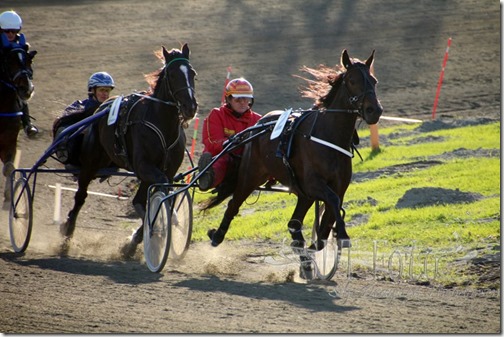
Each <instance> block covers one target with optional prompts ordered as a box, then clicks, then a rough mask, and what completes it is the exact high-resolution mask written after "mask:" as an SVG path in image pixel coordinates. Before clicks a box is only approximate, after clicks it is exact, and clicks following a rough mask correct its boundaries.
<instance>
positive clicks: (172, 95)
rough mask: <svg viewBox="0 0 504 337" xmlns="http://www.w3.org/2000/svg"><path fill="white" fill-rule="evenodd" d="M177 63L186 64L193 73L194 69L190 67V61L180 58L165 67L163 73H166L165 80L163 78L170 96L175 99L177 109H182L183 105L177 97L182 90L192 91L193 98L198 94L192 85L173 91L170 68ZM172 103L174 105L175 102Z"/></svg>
mask: <svg viewBox="0 0 504 337" xmlns="http://www.w3.org/2000/svg"><path fill="white" fill-rule="evenodd" d="M175 62H181V63H182V64H184V65H185V66H186V67H187V69H189V70H191V71H192V67H191V65H190V63H189V60H188V59H186V58H183V57H178V58H174V59H173V60H171V61H170V62H168V63H167V64H166V65H165V67H164V70H163V71H164V74H163V76H164V78H163V80H164V83H165V84H166V86H167V89H168V94H169V96H171V97H172V98H173V100H174V101H175V103H174V104H173V105H175V106H177V108H180V105H181V104H180V101H179V100H177V97H176V95H177V94H178V93H179V92H180V91H182V90H186V89H189V90H191V92H192V93H193V96H194V94H195V93H196V90H195V89H194V87H193V86H191V85H187V86H184V87H180V88H178V89H176V90H173V89H172V87H171V86H170V80H169V79H170V77H169V68H170V66H172V65H173V64H174V63H175ZM188 84H189V83H188ZM172 103H173V102H172Z"/></svg>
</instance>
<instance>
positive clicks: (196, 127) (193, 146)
mask: <svg viewBox="0 0 504 337" xmlns="http://www.w3.org/2000/svg"><path fill="white" fill-rule="evenodd" d="M198 124H199V118H198V117H196V118H195V119H194V132H193V138H192V144H191V152H190V153H189V155H190V156H191V159H194V149H195V148H196V140H197V139H198ZM190 169H191V167H189V168H188V170H190ZM190 180H191V176H190V175H188V176H187V178H186V183H189V182H190Z"/></svg>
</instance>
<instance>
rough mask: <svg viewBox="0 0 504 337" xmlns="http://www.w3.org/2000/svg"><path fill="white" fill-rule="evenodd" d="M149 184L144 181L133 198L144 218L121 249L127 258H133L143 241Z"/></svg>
mask: <svg viewBox="0 0 504 337" xmlns="http://www.w3.org/2000/svg"><path fill="white" fill-rule="evenodd" d="M149 186H150V185H149V184H146V183H144V182H143V181H142V182H141V183H140V186H139V187H138V191H137V193H136V194H135V197H134V198H133V207H134V208H135V211H136V213H137V214H138V216H139V217H140V219H141V220H142V224H141V225H140V226H139V227H138V228H137V229H136V230H135V232H134V233H133V235H132V237H131V240H130V242H128V243H126V244H125V245H124V246H123V248H122V249H121V253H122V255H123V256H124V257H125V258H132V257H133V256H134V255H135V252H136V249H137V247H138V245H139V244H140V243H142V241H143V226H144V221H145V214H146V205H147V190H148V188H149Z"/></svg>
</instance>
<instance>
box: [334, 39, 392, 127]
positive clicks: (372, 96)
mask: <svg viewBox="0 0 504 337" xmlns="http://www.w3.org/2000/svg"><path fill="white" fill-rule="evenodd" d="M374 53H375V51H374V50H373V52H372V53H371V56H369V58H368V59H367V60H366V61H365V62H360V61H354V60H352V59H351V58H350V57H349V56H348V52H347V51H346V49H345V50H343V53H342V54H341V65H342V66H343V67H345V69H346V72H345V73H344V74H343V86H344V88H346V93H347V95H348V100H349V102H348V103H349V104H350V106H351V107H352V108H353V109H357V110H358V111H359V113H360V115H361V116H362V118H363V119H364V120H365V121H366V123H368V124H376V123H378V121H379V119H380V116H381V114H382V113H383V107H382V105H381V104H380V101H379V100H378V98H377V97H376V84H377V83H378V81H377V80H376V78H375V77H374V76H373V75H372V71H371V69H372V65H373V61H374Z"/></svg>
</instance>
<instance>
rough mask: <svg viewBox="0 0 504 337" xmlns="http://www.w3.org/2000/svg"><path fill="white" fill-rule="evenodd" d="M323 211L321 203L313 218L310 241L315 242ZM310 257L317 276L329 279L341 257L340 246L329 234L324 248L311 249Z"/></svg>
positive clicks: (323, 207) (336, 268) (323, 206)
mask: <svg viewBox="0 0 504 337" xmlns="http://www.w3.org/2000/svg"><path fill="white" fill-rule="evenodd" d="M324 211H325V205H324V204H321V205H320V206H319V211H318V219H317V218H316V219H315V223H314V224H313V230H312V242H317V231H318V227H319V226H320V221H321V220H322V215H323V214H324ZM309 255H310V257H311V258H312V260H313V264H314V269H315V270H314V272H315V275H316V277H317V278H319V279H322V280H330V279H331V278H333V276H334V274H336V271H337V270H338V264H339V261H340V258H341V247H340V246H338V243H337V240H336V238H335V237H334V236H333V235H332V234H330V235H329V237H328V238H327V242H325V246H324V249H322V250H319V251H311V252H310V254H309Z"/></svg>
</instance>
